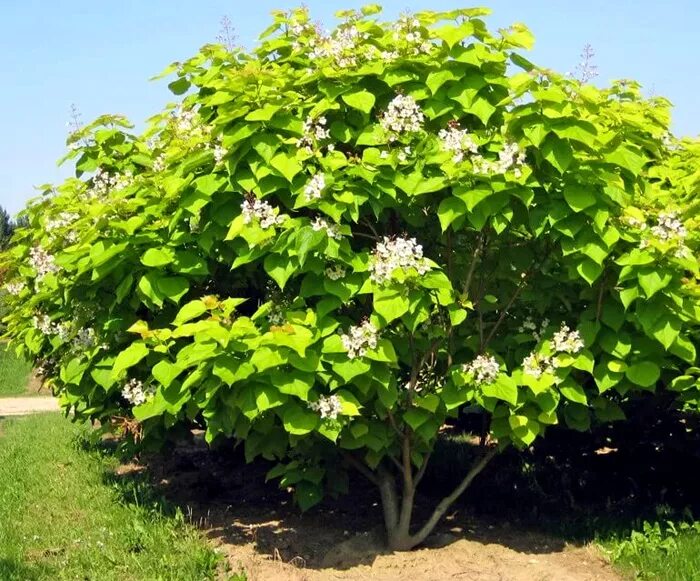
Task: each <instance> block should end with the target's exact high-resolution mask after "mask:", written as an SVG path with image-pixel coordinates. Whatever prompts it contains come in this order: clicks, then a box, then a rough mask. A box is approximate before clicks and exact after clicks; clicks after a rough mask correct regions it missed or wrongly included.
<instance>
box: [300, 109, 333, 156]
mask: <svg viewBox="0 0 700 581" xmlns="http://www.w3.org/2000/svg"><path fill="white" fill-rule="evenodd" d="M327 123H328V120H327V119H326V118H325V117H319V118H318V119H316V120H315V121H314V119H313V118H312V117H307V118H306V121H304V127H303V129H302V131H303V135H302V136H301V137H300V138H299V139H298V140H297V147H298V148H299V149H304V150H305V151H307V152H308V153H313V152H314V149H319V148H320V147H321V142H323V141H326V140H327V139H330V137H331V132H330V131H329V130H328V129H327V128H326V124H327ZM333 149H334V147H333V144H329V145H328V150H329V151H333Z"/></svg>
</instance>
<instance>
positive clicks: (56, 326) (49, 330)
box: [32, 314, 70, 341]
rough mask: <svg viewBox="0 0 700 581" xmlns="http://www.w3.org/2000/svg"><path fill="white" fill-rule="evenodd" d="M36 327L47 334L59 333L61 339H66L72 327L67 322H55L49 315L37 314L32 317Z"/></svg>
mask: <svg viewBox="0 0 700 581" xmlns="http://www.w3.org/2000/svg"><path fill="white" fill-rule="evenodd" d="M32 324H33V326H34V328H35V329H38V330H39V331H41V332H42V333H43V334H44V335H46V336H49V337H50V336H52V335H57V336H58V337H59V338H60V339H61V341H66V340H67V339H68V335H69V332H70V327H69V326H68V325H67V324H65V323H56V322H53V321H52V320H51V319H50V318H49V317H48V315H44V314H39V315H35V316H34V317H33V319H32Z"/></svg>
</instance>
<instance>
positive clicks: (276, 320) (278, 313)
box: [267, 304, 287, 327]
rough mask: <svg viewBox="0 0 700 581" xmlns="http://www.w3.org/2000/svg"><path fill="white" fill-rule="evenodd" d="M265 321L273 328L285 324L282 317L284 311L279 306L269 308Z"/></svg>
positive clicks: (285, 320) (284, 318) (285, 319)
mask: <svg viewBox="0 0 700 581" xmlns="http://www.w3.org/2000/svg"><path fill="white" fill-rule="evenodd" d="M267 321H268V322H269V323H270V325H272V326H273V327H280V326H282V325H284V324H285V323H286V322H287V318H286V317H285V316H284V310H283V309H282V307H281V306H280V305H274V304H273V305H272V306H271V307H270V312H269V313H268V314H267Z"/></svg>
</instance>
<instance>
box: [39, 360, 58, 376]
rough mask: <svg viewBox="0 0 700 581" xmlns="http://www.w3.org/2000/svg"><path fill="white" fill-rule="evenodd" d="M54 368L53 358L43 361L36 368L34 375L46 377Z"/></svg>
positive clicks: (54, 361)
mask: <svg viewBox="0 0 700 581" xmlns="http://www.w3.org/2000/svg"><path fill="white" fill-rule="evenodd" d="M55 368H56V360H55V359H54V358H52V357H51V358H49V359H44V360H43V361H42V362H41V363H40V364H39V366H38V367H37V368H36V374H37V375H38V376H39V377H48V376H49V375H51V374H52V373H53V372H54V370H55Z"/></svg>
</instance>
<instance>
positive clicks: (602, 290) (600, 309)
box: [595, 277, 605, 321]
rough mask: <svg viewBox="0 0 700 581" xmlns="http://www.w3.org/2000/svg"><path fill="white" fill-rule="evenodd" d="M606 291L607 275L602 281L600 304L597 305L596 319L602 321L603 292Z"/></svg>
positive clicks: (599, 292) (599, 296)
mask: <svg viewBox="0 0 700 581" xmlns="http://www.w3.org/2000/svg"><path fill="white" fill-rule="evenodd" d="M604 291H605V277H603V278H602V280H601V281H600V291H598V305H597V307H596V313H595V320H596V321H600V315H601V313H602V312H603V292H604Z"/></svg>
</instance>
